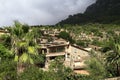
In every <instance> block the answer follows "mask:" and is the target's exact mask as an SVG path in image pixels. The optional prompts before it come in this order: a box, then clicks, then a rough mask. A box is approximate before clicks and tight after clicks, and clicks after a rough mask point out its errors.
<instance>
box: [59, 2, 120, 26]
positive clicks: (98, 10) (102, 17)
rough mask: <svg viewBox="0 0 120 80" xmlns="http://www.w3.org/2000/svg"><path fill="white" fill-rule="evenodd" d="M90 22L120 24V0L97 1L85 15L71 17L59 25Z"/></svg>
mask: <svg viewBox="0 0 120 80" xmlns="http://www.w3.org/2000/svg"><path fill="white" fill-rule="evenodd" d="M89 22H93V23H94V22H98V23H120V0H97V1H96V3H94V4H92V5H91V6H89V7H88V8H87V9H86V11H85V13H83V14H81V13H78V14H75V15H70V16H69V17H68V18H67V19H65V20H62V21H61V22H59V23H58V24H81V23H89Z"/></svg>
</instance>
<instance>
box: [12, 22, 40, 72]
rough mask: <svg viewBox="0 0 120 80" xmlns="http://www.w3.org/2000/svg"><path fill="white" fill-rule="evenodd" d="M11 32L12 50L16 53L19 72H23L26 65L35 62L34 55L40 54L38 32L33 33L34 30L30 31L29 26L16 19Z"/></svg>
mask: <svg viewBox="0 0 120 80" xmlns="http://www.w3.org/2000/svg"><path fill="white" fill-rule="evenodd" d="M25 27H26V28H25ZM10 34H11V44H12V48H11V51H12V53H13V54H14V55H15V61H16V62H17V72H18V74H19V73H20V72H23V70H24V68H25V66H29V64H34V61H33V59H32V56H33V55H35V56H37V55H38V51H37V47H38V46H37V44H36V38H37V37H36V34H34V33H33V30H31V31H30V29H29V27H28V26H25V25H22V24H21V23H19V22H18V21H15V24H14V26H13V27H11V30H10ZM26 64H27V65H26Z"/></svg>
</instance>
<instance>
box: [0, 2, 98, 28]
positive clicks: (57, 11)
mask: <svg viewBox="0 0 120 80" xmlns="http://www.w3.org/2000/svg"><path fill="white" fill-rule="evenodd" d="M95 1H96V0H0V26H6V25H12V24H13V21H14V20H18V21H20V22H22V23H27V24H29V25H38V24H39V25H47V24H55V23H57V22H59V21H61V20H63V19H65V18H67V17H68V15H72V14H76V13H83V12H84V11H85V9H86V8H87V7H88V6H89V5H91V4H92V3H94V2H95Z"/></svg>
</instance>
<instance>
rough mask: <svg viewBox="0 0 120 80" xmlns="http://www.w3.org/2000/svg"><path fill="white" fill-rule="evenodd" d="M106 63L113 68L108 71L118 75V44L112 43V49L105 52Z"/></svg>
mask: <svg viewBox="0 0 120 80" xmlns="http://www.w3.org/2000/svg"><path fill="white" fill-rule="evenodd" d="M106 64H107V66H111V67H112V65H114V68H113V69H110V70H109V71H110V72H111V73H112V75H113V76H120V44H119V43H114V44H113V47H112V50H110V51H108V52H107V53H106Z"/></svg>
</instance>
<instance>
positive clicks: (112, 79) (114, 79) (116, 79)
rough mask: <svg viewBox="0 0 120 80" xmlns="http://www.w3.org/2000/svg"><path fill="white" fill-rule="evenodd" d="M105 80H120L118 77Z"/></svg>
mask: <svg viewBox="0 0 120 80" xmlns="http://www.w3.org/2000/svg"><path fill="white" fill-rule="evenodd" d="M105 80H120V77H116V78H107V79H105Z"/></svg>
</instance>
